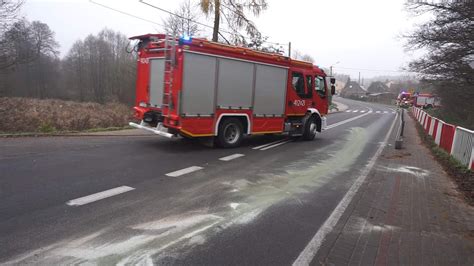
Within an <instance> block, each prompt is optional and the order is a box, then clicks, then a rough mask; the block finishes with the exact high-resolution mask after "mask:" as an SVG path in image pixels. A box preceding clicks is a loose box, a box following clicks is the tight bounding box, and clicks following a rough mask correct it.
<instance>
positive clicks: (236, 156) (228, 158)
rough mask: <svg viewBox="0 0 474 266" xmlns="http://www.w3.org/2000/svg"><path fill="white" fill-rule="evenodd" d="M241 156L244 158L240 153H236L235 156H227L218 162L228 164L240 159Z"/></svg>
mask: <svg viewBox="0 0 474 266" xmlns="http://www.w3.org/2000/svg"><path fill="white" fill-rule="evenodd" d="M242 156H245V155H243V154H240V153H236V154H232V155H229V156H226V157H222V158H219V160H221V161H224V162H228V161H230V160H234V159H237V158H239V157H242Z"/></svg>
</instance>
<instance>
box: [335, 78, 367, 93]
mask: <svg viewBox="0 0 474 266" xmlns="http://www.w3.org/2000/svg"><path fill="white" fill-rule="evenodd" d="M366 95H367V90H366V89H365V88H364V86H361V85H359V83H357V82H355V81H351V80H350V79H348V80H347V82H346V85H345V86H344V88H342V90H341V96H342V97H345V98H364V97H365V96H366Z"/></svg>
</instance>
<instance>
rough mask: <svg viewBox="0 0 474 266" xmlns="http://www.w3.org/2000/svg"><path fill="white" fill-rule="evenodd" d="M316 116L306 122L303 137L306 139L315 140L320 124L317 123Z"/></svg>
mask: <svg viewBox="0 0 474 266" xmlns="http://www.w3.org/2000/svg"><path fill="white" fill-rule="evenodd" d="M316 123H317V121H316V118H315V117H314V116H312V117H310V118H308V121H307V122H306V124H305V127H304V132H303V139H304V140H313V139H314V137H316V131H317V128H318V125H317V124H316Z"/></svg>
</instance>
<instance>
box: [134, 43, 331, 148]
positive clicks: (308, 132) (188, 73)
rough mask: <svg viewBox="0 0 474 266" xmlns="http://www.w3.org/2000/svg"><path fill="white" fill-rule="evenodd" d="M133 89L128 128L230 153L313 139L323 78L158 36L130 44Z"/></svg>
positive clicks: (243, 52) (272, 59)
mask: <svg viewBox="0 0 474 266" xmlns="http://www.w3.org/2000/svg"><path fill="white" fill-rule="evenodd" d="M131 39H132V40H139V43H138V45H137V48H138V49H137V52H138V60H137V83H136V102H135V107H134V110H135V117H136V118H138V119H139V120H141V122H140V124H137V123H132V122H131V123H130V125H131V126H132V127H135V128H140V129H144V130H148V131H151V132H153V133H155V134H158V135H161V136H164V137H169V138H172V137H176V136H179V135H181V136H184V137H190V138H198V137H214V138H215V140H216V142H217V144H218V145H220V146H221V147H226V148H230V147H236V146H239V144H240V143H241V141H242V138H243V136H244V135H256V134H288V135H290V136H301V137H302V138H303V139H305V140H312V139H314V137H315V135H316V132H321V130H323V128H324V127H325V122H326V118H325V115H326V114H327V112H328V105H329V99H330V94H331V93H332V94H334V90H335V87H334V83H335V79H333V78H331V79H330V81H331V84H332V86H331V87H330V88H329V87H328V80H327V79H328V78H327V76H326V74H325V73H324V71H323V70H322V69H320V68H318V67H317V66H315V65H313V64H312V63H309V62H303V61H298V60H293V59H290V58H289V57H285V56H282V55H280V54H272V53H265V52H259V51H255V50H252V49H248V48H242V47H236V46H231V45H225V44H221V43H215V42H210V41H207V40H205V39H198V38H193V39H191V38H179V39H178V38H175V37H170V36H167V35H164V34H147V35H141V36H135V37H132V38H131Z"/></svg>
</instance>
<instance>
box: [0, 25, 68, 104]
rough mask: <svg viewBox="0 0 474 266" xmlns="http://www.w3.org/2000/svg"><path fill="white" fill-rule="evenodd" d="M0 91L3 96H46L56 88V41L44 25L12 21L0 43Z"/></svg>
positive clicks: (57, 67)
mask: <svg viewBox="0 0 474 266" xmlns="http://www.w3.org/2000/svg"><path fill="white" fill-rule="evenodd" d="M0 45H1V46H0V48H1V51H2V54H0V59H2V60H1V61H0V74H1V75H2V80H3V82H2V84H0V87H1V88H0V90H1V93H2V94H3V95H7V96H27V97H39V98H44V97H48V96H49V95H51V93H53V91H54V90H55V89H56V85H55V84H56V81H57V79H56V77H57V71H58V69H59V59H58V58H57V54H58V51H57V48H58V43H57V42H56V41H55V39H54V32H53V31H51V29H50V28H49V27H48V25H46V24H44V23H42V22H39V21H33V22H31V23H30V22H28V21H27V20H25V19H22V20H19V21H17V22H15V23H14V24H13V25H12V26H11V28H10V29H9V30H8V31H6V32H5V33H4V34H3V39H2V42H1V43H0Z"/></svg>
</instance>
